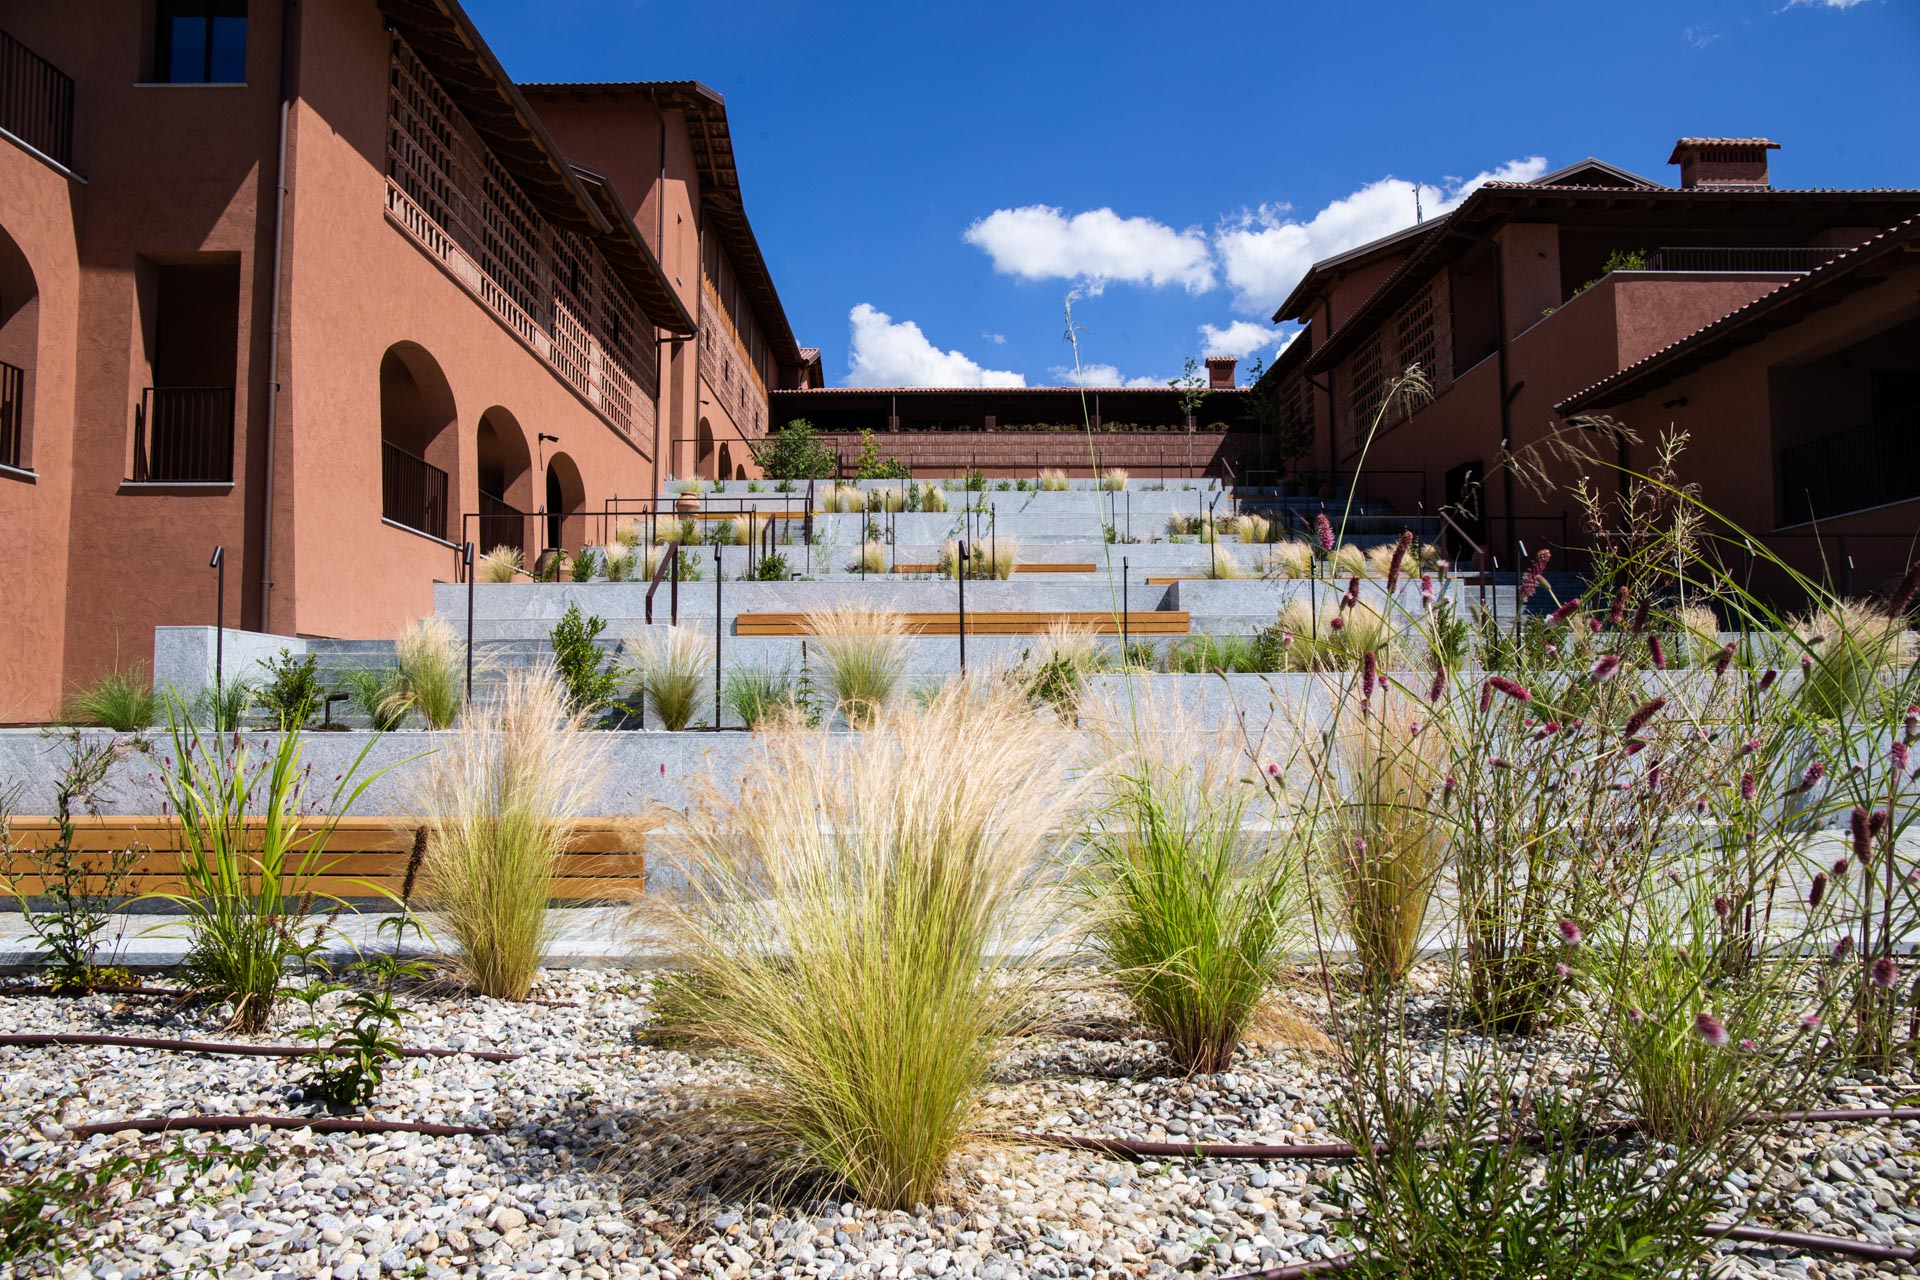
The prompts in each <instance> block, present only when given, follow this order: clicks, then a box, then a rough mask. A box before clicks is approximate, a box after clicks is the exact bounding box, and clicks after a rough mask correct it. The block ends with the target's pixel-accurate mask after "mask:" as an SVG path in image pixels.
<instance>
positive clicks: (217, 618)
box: [207, 546, 229, 733]
mask: <svg viewBox="0 0 1920 1280" xmlns="http://www.w3.org/2000/svg"><path fill="white" fill-rule="evenodd" d="M207 567H208V568H210V569H212V570H213V728H214V732H216V733H225V732H226V731H227V729H228V727H229V726H228V725H227V723H226V720H227V686H226V643H227V549H226V548H225V547H224V546H218V547H215V548H214V549H213V559H212V560H211V561H210V562H209V563H208V565H207Z"/></svg>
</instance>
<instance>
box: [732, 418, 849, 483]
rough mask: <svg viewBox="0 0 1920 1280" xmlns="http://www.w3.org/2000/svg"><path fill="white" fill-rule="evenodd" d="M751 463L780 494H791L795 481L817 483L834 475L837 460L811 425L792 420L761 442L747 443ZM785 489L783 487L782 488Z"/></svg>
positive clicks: (806, 422)
mask: <svg viewBox="0 0 1920 1280" xmlns="http://www.w3.org/2000/svg"><path fill="white" fill-rule="evenodd" d="M747 448H749V449H750V450H752V451H753V461H754V463H755V465H757V466H758V467H759V468H760V470H762V471H764V472H765V473H766V474H767V475H769V476H771V477H772V478H773V479H775V480H778V481H779V482H780V485H779V486H776V488H778V489H779V492H781V493H792V492H793V482H794V481H795V480H820V479H824V478H825V477H827V476H830V475H832V474H833V468H834V465H835V464H836V463H837V462H838V461H839V459H838V458H837V457H836V456H835V455H834V452H833V450H831V449H829V448H827V446H826V445H824V444H822V443H820V436H819V434H818V433H817V432H816V431H814V429H813V424H812V423H810V422H808V421H807V420H806V419H805V418H795V419H793V420H792V421H791V422H789V423H787V425H786V426H784V427H782V428H780V429H779V430H778V431H776V432H774V433H773V434H772V435H770V436H767V437H765V438H764V439H761V440H750V441H748V442H747ZM781 486H784V487H781Z"/></svg>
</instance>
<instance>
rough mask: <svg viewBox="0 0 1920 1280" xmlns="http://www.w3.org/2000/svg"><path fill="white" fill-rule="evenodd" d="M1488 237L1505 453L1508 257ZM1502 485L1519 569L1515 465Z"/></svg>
mask: <svg viewBox="0 0 1920 1280" xmlns="http://www.w3.org/2000/svg"><path fill="white" fill-rule="evenodd" d="M1485 239H1486V241H1487V243H1488V244H1490V245H1492V246H1493V307H1494V311H1493V322H1494V324H1495V326H1496V327H1497V328H1498V329H1499V332H1500V365H1499V368H1500V448H1501V450H1502V451H1503V452H1511V450H1512V448H1513V396H1512V394H1511V393H1510V392H1509V391H1508V390H1507V388H1508V386H1509V385H1510V379H1509V377H1508V373H1507V268H1506V258H1505V255H1504V254H1503V253H1502V252H1501V245H1500V242H1499V241H1498V240H1495V239H1494V238H1493V237H1492V236H1487V237H1485ZM1500 488H1501V495H1502V496H1501V501H1502V502H1503V503H1504V504H1505V506H1506V515H1507V551H1508V555H1509V558H1510V559H1515V564H1514V568H1515V569H1516V570H1517V569H1518V568H1519V564H1518V561H1517V558H1516V557H1517V553H1515V552H1514V551H1513V547H1514V536H1515V535H1514V530H1515V528H1516V526H1515V525H1514V522H1513V468H1512V467H1510V466H1503V467H1501V468H1500Z"/></svg>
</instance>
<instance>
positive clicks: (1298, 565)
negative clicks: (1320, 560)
mask: <svg viewBox="0 0 1920 1280" xmlns="http://www.w3.org/2000/svg"><path fill="white" fill-rule="evenodd" d="M1312 573H1313V548H1312V547H1310V546H1308V545H1307V544H1306V543H1304V542H1301V541H1299V540H1298V539H1295V538H1289V539H1286V540H1285V541H1282V542H1276V543H1274V544H1273V545H1272V546H1271V547H1269V548H1267V576H1268V577H1269V578H1305V577H1309V576H1311V575H1312Z"/></svg>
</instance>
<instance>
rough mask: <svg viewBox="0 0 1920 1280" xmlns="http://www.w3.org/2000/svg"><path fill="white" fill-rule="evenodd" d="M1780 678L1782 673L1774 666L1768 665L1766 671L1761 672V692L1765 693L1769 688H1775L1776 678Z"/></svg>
mask: <svg viewBox="0 0 1920 1280" xmlns="http://www.w3.org/2000/svg"><path fill="white" fill-rule="evenodd" d="M1779 678H1780V673H1779V672H1778V671H1775V670H1774V669H1773V668H1772V667H1768V668H1767V669H1766V670H1765V671H1763V672H1761V673H1760V692H1762V693H1765V692H1766V691H1767V690H1769V689H1771V688H1773V682H1774V681H1775V680H1778V679H1779Z"/></svg>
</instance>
